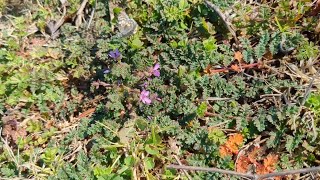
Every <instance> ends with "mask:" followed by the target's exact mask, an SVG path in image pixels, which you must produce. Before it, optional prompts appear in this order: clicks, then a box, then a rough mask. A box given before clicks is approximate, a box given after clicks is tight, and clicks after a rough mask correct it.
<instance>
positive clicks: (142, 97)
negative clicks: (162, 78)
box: [140, 90, 151, 104]
mask: <svg viewBox="0 0 320 180" xmlns="http://www.w3.org/2000/svg"><path fill="white" fill-rule="evenodd" d="M149 94H150V92H149V91H146V90H142V91H141V93H140V101H142V102H143V103H144V104H150V103H151V99H150V98H149V97H148V96H149Z"/></svg>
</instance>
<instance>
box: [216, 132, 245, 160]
mask: <svg viewBox="0 0 320 180" xmlns="http://www.w3.org/2000/svg"><path fill="white" fill-rule="evenodd" d="M242 143H243V136H242V135H241V134H238V133H237V134H233V135H231V136H230V137H229V139H228V140H227V142H226V143H225V144H224V145H221V146H220V149H219V153H220V156H221V157H226V156H228V155H233V154H238V151H239V145H241V144H242Z"/></svg>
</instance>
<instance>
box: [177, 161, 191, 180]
mask: <svg viewBox="0 0 320 180" xmlns="http://www.w3.org/2000/svg"><path fill="white" fill-rule="evenodd" d="M173 157H174V158H175V159H176V161H177V162H178V164H179V165H180V166H181V165H182V163H181V161H180V160H179V158H178V157H177V156H176V155H173ZM182 171H183V172H184V174H185V175H186V176H187V178H188V179H189V180H191V179H192V178H191V176H190V175H189V174H188V172H187V171H186V170H185V169H182Z"/></svg>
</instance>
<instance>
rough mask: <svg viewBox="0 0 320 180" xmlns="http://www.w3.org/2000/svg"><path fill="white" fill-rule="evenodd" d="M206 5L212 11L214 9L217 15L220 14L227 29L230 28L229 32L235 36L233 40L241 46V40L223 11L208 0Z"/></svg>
mask: <svg viewBox="0 0 320 180" xmlns="http://www.w3.org/2000/svg"><path fill="white" fill-rule="evenodd" d="M204 3H205V4H206V5H207V6H208V7H209V8H211V9H213V10H214V11H215V12H216V13H218V15H219V16H220V17H221V19H222V21H223V22H224V24H225V25H226V27H227V28H228V30H229V32H230V33H231V35H232V36H233V38H234V39H235V41H236V43H237V44H239V40H238V38H237V35H236V33H235V31H234V30H233V29H234V28H233V27H232V24H231V23H229V22H228V21H227V18H226V16H225V15H224V14H223V13H222V12H221V10H220V9H219V7H218V6H216V5H214V4H212V3H211V2H209V1H208V0H205V1H204Z"/></svg>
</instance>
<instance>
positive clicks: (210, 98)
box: [200, 97, 232, 101]
mask: <svg viewBox="0 0 320 180" xmlns="http://www.w3.org/2000/svg"><path fill="white" fill-rule="evenodd" d="M231 99H232V98H219V97H208V98H206V99H201V100H200V101H227V100H231Z"/></svg>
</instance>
